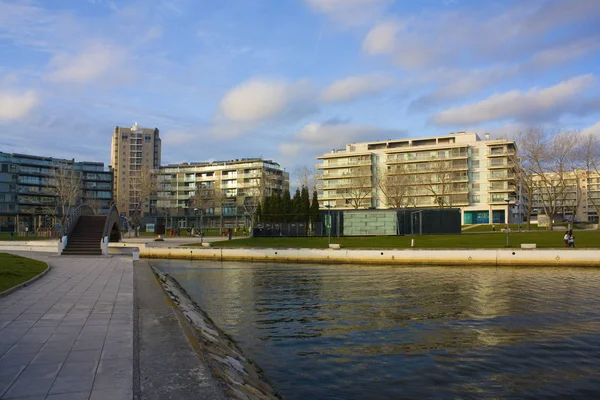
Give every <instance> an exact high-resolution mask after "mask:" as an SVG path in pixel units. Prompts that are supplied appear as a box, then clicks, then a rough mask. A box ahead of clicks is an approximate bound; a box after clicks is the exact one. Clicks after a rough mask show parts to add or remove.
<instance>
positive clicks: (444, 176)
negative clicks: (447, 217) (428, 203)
mask: <svg viewBox="0 0 600 400" xmlns="http://www.w3.org/2000/svg"><path fill="white" fill-rule="evenodd" d="M451 165H452V164H451V161H444V160H435V161H431V162H429V165H428V166H427V171H428V172H427V173H426V174H423V180H424V182H425V185H424V187H425V188H426V190H427V191H428V192H429V193H430V194H431V196H432V197H433V201H434V203H435V204H437V206H438V207H439V208H444V207H452V203H453V198H452V196H451V195H450V192H451V191H452V181H453V174H452V171H451Z"/></svg>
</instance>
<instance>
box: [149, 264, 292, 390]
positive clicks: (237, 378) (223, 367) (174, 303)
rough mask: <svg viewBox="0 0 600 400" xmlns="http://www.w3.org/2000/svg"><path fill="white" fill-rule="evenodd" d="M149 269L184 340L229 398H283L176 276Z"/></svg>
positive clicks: (154, 268)
mask: <svg viewBox="0 0 600 400" xmlns="http://www.w3.org/2000/svg"><path fill="white" fill-rule="evenodd" d="M149 268H150V269H151V271H152V273H153V274H154V275H155V277H156V279H157V281H158V282H159V283H160V286H161V287H162V289H163V291H164V292H165V294H166V295H167V296H168V297H169V299H170V304H169V305H170V306H171V307H172V308H173V309H174V310H175V311H176V313H177V314H178V315H179V316H180V317H181V318H180V322H181V328H182V330H183V332H184V334H185V336H186V338H187V340H188V341H189V342H190V344H191V346H192V348H194V349H197V353H198V355H199V356H200V357H201V358H202V359H203V361H204V363H205V365H207V366H208V367H209V369H210V370H211V372H212V375H213V376H214V377H215V379H217V380H218V381H219V382H220V384H221V385H222V389H223V392H224V393H225V395H226V397H227V398H228V399H239V400H244V399H261V400H278V399H282V397H281V395H280V394H279V393H278V392H277V391H276V390H275V389H274V387H273V386H272V385H271V384H270V383H269V382H268V380H267V379H266V377H265V376H264V373H263V371H262V370H261V368H260V366H258V365H257V364H255V363H254V362H253V361H251V360H250V359H248V358H247V357H246V356H245V355H244V354H243V352H242V350H241V349H240V348H239V346H238V345H237V344H236V343H235V341H234V340H233V339H232V338H231V337H230V336H229V335H227V334H226V333H225V332H223V331H222V330H221V329H220V328H219V327H218V326H217V325H216V324H215V323H214V322H213V321H212V319H211V318H210V317H209V316H208V315H207V314H206V313H205V312H204V311H203V310H202V309H201V308H200V307H199V306H198V305H197V304H196V302H194V301H193V300H192V299H191V297H190V296H189V295H188V294H187V292H186V291H185V289H184V288H183V287H182V286H181V285H180V284H179V282H177V280H176V279H175V278H173V277H171V276H170V275H169V274H166V273H164V272H161V271H160V270H159V269H158V268H156V267H150V266H149Z"/></svg>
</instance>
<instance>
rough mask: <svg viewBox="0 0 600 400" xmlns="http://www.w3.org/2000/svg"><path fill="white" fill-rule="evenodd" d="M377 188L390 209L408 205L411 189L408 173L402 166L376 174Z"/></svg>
mask: <svg viewBox="0 0 600 400" xmlns="http://www.w3.org/2000/svg"><path fill="white" fill-rule="evenodd" d="M377 187H379V190H381V192H382V193H383V195H384V196H385V202H386V205H387V206H388V207H391V208H404V207H407V206H408V205H409V204H410V200H411V194H412V191H411V189H412V187H413V185H412V184H411V183H410V180H409V175H408V171H407V170H406V168H405V167H404V166H403V165H398V166H394V167H392V168H391V169H389V170H387V171H386V170H381V171H379V173H378V174H377Z"/></svg>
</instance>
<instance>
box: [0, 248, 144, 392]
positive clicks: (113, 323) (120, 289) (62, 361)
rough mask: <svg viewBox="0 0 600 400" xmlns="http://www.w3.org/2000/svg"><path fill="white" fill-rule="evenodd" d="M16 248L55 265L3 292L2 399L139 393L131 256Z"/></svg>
mask: <svg viewBox="0 0 600 400" xmlns="http://www.w3.org/2000/svg"><path fill="white" fill-rule="evenodd" d="M15 254H20V255H23V256H26V257H30V258H35V259H39V260H42V261H45V262H48V263H49V264H50V266H51V267H52V270H51V271H50V272H49V273H48V274H47V275H46V276H45V277H43V278H42V279H40V280H38V281H36V282H34V283H33V284H31V285H29V286H28V287H25V288H23V289H21V290H18V291H16V292H15V293H12V294H10V295H9V296H7V297H4V298H0V399H13V398H15V399H16V398H18V399H30V400H33V399H54V400H57V399H73V400H77V399H112V400H119V399H131V398H132V397H133V370H134V368H133V367H134V358H133V357H134V351H133V350H134V347H133V346H134V343H133V334H134V298H133V265H132V261H131V258H130V257H120V256H119V257H59V256H52V255H47V254H42V253H15Z"/></svg>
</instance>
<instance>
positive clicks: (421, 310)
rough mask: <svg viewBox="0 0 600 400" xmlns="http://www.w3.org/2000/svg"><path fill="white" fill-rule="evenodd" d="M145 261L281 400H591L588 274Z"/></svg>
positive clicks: (594, 386)
mask: <svg viewBox="0 0 600 400" xmlns="http://www.w3.org/2000/svg"><path fill="white" fill-rule="evenodd" d="M151 263H152V264H153V265H155V266H159V267H160V268H161V269H162V270H163V271H165V272H168V273H169V274H171V275H172V276H173V277H175V278H176V279H177V280H178V281H179V282H180V283H181V285H182V286H183V287H184V288H185V289H186V290H187V291H188V293H189V294H190V296H191V297H192V298H193V299H194V300H196V301H197V302H198V304H199V305H200V306H201V307H202V308H203V309H204V310H205V311H206V312H207V313H208V315H210V316H211V318H212V319H213V320H214V321H215V323H216V324H217V325H219V326H220V327H221V328H222V329H223V330H224V331H225V332H227V333H228V334H230V335H231V336H232V337H233V338H234V339H235V340H236V341H238V343H239V344H240V346H241V348H242V349H243V350H244V352H245V353H246V355H247V356H248V357H250V358H251V359H253V360H255V361H256V362H257V363H258V365H260V366H261V367H262V368H263V369H264V371H265V373H266V375H267V376H268V377H269V378H270V379H271V380H272V382H273V383H274V384H275V386H276V387H277V388H278V390H280V391H281V393H282V394H283V395H284V396H285V397H286V398H287V399H307V398H310V399H366V398H369V399H390V398H431V397H441V398H446V397H459V398H464V397H477V398H495V397H503V398H504V397H518V398H521V397H548V396H558V397H563V396H573V397H588V398H591V397H596V398H597V397H599V396H600V383H598V382H600V296H599V295H598V293H600V270H598V269H569V268H563V269H558V268H500V269H495V268H446V267H444V268H434V267H418V268H399V267H381V266H365V267H361V266H352V265H343V266H331V265H276V264H258V263H255V264H253V263H233V262H228V263H217V262H203V261H194V262H192V261H175V260H165V261H163V260H157V261H153V262H151Z"/></svg>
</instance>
